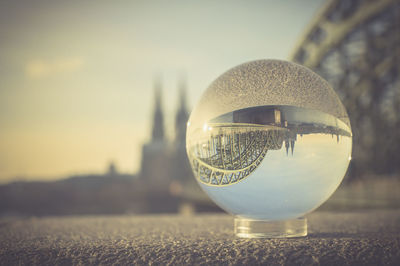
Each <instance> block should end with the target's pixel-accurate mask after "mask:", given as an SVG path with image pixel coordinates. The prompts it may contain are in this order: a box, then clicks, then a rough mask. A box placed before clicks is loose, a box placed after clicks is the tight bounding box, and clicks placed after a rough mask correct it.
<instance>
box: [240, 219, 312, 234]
mask: <svg viewBox="0 0 400 266" xmlns="http://www.w3.org/2000/svg"><path fill="white" fill-rule="evenodd" d="M235 235H236V236H237V237H240V238H287V237H303V236H306V235H307V218H304V217H300V218H296V219H291V220H282V221H264V220H251V219H246V218H240V217H235Z"/></svg>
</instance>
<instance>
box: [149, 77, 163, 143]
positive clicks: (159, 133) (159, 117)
mask: <svg viewBox="0 0 400 266" xmlns="http://www.w3.org/2000/svg"><path fill="white" fill-rule="evenodd" d="M154 92H155V103H154V118H153V132H152V141H153V142H154V141H164V115H163V112H162V107H161V82H160V80H159V79H157V80H156V82H155V86H154Z"/></svg>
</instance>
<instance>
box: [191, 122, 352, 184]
mask: <svg viewBox="0 0 400 266" xmlns="http://www.w3.org/2000/svg"><path fill="white" fill-rule="evenodd" d="M202 130H203V131H202V133H204V135H203V137H202V138H201V140H200V141H198V142H197V143H196V144H194V145H192V146H191V147H190V152H189V160H190V162H191V164H192V168H193V170H194V172H195V175H196V178H197V179H198V180H199V181H200V182H201V183H204V184H207V185H211V186H225V185H231V184H234V183H237V182H239V181H241V180H243V179H244V178H246V177H247V176H249V175H250V174H251V173H252V172H253V171H254V170H255V169H256V168H257V167H258V165H259V164H260V163H261V162H262V160H263V159H264V157H265V155H266V154H267V151H268V150H280V149H281V148H282V146H283V143H285V148H286V154H288V150H289V147H290V148H291V153H292V155H293V150H294V145H295V142H296V140H297V135H304V134H329V135H332V136H333V135H336V136H337V141H338V142H339V136H351V134H350V133H348V132H346V131H344V130H342V129H339V128H335V127H331V126H321V125H317V124H300V125H293V124H289V125H287V127H282V126H276V125H257V124H249V123H212V124H208V125H205V126H204V128H203V129H202Z"/></svg>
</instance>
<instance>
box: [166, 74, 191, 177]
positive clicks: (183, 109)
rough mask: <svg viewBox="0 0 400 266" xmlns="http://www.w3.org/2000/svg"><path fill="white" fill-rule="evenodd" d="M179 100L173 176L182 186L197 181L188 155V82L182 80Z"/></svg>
mask: <svg viewBox="0 0 400 266" xmlns="http://www.w3.org/2000/svg"><path fill="white" fill-rule="evenodd" d="M178 91H179V100H178V102H179V103H178V108H177V111H176V115H175V139H174V153H173V157H172V165H173V167H172V169H171V170H172V172H171V176H172V177H173V179H174V180H176V181H178V182H179V183H180V184H182V185H183V184H187V183H190V182H192V181H193V180H195V179H194V178H193V174H192V169H191V167H190V163H189V160H188V158H187V155H186V126H187V121H188V119H189V113H188V110H187V103H186V80H185V79H181V80H180V81H179V84H178Z"/></svg>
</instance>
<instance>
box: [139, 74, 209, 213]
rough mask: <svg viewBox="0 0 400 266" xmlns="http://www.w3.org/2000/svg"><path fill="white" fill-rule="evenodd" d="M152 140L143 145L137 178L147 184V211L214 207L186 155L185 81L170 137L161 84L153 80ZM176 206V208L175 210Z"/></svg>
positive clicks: (181, 82) (180, 90) (182, 85)
mask: <svg viewBox="0 0 400 266" xmlns="http://www.w3.org/2000/svg"><path fill="white" fill-rule="evenodd" d="M154 92H155V101H154V111H153V117H152V118H153V119H152V123H153V125H152V131H151V140H150V141H149V142H148V143H146V144H144V145H143V148H142V162H141V170H140V174H139V180H140V181H141V183H142V184H146V186H145V187H146V191H147V194H148V198H147V202H148V207H147V209H148V211H150V212H154V211H156V212H157V211H179V208H180V207H182V206H186V207H187V206H188V205H190V208H193V210H196V211H199V210H200V211H201V210H202V209H204V208H206V209H207V210H208V209H209V210H214V209H215V208H216V207H215V205H214V204H212V203H211V202H210V201H209V200H208V198H207V197H206V196H205V194H204V193H203V192H202V191H201V189H200V188H199V186H198V185H197V184H196V181H195V178H194V177H193V173H192V170H191V167H190V163H189V160H188V158H187V155H186V142H185V139H186V123H187V121H188V118H189V114H188V109H187V103H186V82H185V81H184V80H181V81H180V83H179V103H178V107H177V111H176V114H175V131H174V136H173V139H172V140H169V139H168V138H167V137H166V135H165V123H164V121H165V120H164V113H163V107H162V84H161V82H160V80H156V82H155V85H154ZM175 208H176V210H175Z"/></svg>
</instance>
